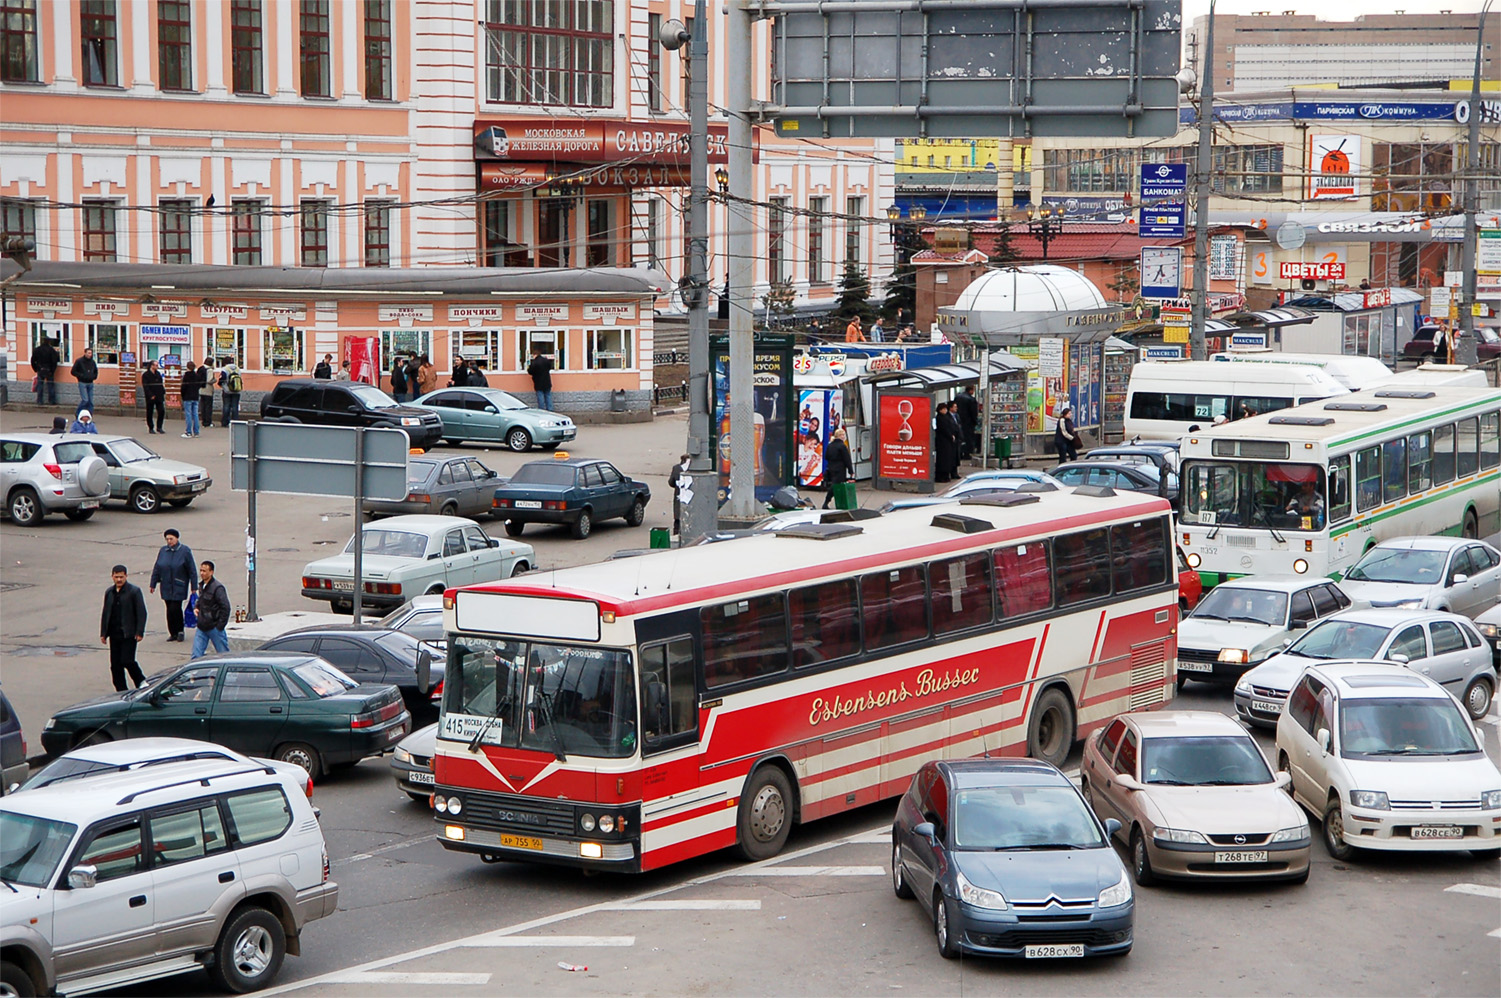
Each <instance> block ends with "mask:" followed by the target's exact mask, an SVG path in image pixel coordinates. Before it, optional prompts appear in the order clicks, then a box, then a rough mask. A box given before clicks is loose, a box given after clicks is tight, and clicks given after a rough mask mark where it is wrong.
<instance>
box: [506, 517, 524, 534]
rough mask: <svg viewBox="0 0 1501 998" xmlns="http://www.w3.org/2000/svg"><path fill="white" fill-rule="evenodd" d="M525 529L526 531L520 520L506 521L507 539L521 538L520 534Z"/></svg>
mask: <svg viewBox="0 0 1501 998" xmlns="http://www.w3.org/2000/svg"><path fill="white" fill-rule="evenodd" d="M525 529H526V524H525V523H522V522H521V521H520V520H507V521H506V536H507V537H520V536H521V532H522V531H523V530H525Z"/></svg>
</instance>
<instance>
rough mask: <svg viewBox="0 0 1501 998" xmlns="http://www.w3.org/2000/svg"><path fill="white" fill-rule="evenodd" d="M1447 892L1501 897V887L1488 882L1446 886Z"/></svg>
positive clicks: (1445, 890)
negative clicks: (1487, 883) (1489, 884)
mask: <svg viewBox="0 0 1501 998" xmlns="http://www.w3.org/2000/svg"><path fill="white" fill-rule="evenodd" d="M1444 893H1445V894H1473V895H1475V896H1476V897H1482V898H1501V887H1491V886H1488V885H1486V884H1455V885H1454V886H1452V887H1445V888H1444Z"/></svg>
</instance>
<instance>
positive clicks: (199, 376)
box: [180, 360, 207, 438]
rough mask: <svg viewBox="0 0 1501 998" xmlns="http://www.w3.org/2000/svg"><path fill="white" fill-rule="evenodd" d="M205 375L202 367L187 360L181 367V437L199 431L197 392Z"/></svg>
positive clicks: (194, 434)
mask: <svg viewBox="0 0 1501 998" xmlns="http://www.w3.org/2000/svg"><path fill="white" fill-rule="evenodd" d="M206 376H207V375H206V374H205V372H204V370H203V369H202V368H199V367H196V366H194V364H193V362H192V361H191V360H189V361H188V362H187V364H186V365H184V367H183V369H182V387H181V389H180V393H181V395H182V435H183V437H185V438H186V437H196V436H198V432H199V425H198V393H199V392H200V391H202V390H203V389H202V382H203V379H204V378H205V377H206Z"/></svg>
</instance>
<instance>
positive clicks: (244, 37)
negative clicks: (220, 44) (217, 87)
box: [229, 0, 266, 94]
mask: <svg viewBox="0 0 1501 998" xmlns="http://www.w3.org/2000/svg"><path fill="white" fill-rule="evenodd" d="M229 23H230V32H229V49H230V61H231V63H232V71H233V80H232V83H233V86H234V92H235V93H237V94H264V93H265V92H266V84H265V78H264V76H263V75H262V74H263V66H262V62H263V59H264V56H263V53H262V51H261V0H231V2H230V5H229Z"/></svg>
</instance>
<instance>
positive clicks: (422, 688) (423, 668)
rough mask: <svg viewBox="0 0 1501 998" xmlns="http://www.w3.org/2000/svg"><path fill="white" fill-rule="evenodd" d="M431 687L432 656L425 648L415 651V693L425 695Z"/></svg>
mask: <svg viewBox="0 0 1501 998" xmlns="http://www.w3.org/2000/svg"><path fill="white" fill-rule="evenodd" d="M432 686H433V654H432V652H430V651H428V650H427V649H426V648H419V649H417V692H418V693H422V694H426V693H427V692H428V691H429V690H431V689H432Z"/></svg>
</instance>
